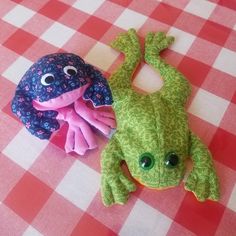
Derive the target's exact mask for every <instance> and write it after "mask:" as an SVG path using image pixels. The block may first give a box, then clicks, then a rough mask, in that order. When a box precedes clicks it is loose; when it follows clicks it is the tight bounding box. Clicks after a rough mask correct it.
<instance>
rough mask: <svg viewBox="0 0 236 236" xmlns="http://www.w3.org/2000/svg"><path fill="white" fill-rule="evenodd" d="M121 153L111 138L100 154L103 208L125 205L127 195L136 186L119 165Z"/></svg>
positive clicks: (114, 140)
mask: <svg viewBox="0 0 236 236" xmlns="http://www.w3.org/2000/svg"><path fill="white" fill-rule="evenodd" d="M121 157H122V151H121V150H120V148H119V144H118V143H117V141H116V139H114V138H112V139H111V140H110V142H109V144H108V145H107V147H106V148H105V150H104V151H103V153H102V161H101V168H102V169H101V173H102V176H101V194H102V201H103V203H104V205H105V206H110V205H112V204H115V203H116V204H125V203H126V202H127V200H128V197H129V193H130V192H133V191H135V190H136V186H135V184H134V183H133V182H131V181H130V180H129V179H128V178H127V177H126V176H125V175H124V173H123V171H122V169H121V166H120V163H121V161H122V159H121Z"/></svg>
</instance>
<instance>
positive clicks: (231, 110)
mask: <svg viewBox="0 0 236 236" xmlns="http://www.w3.org/2000/svg"><path fill="white" fill-rule="evenodd" d="M232 117H236V104H233V103H231V104H230V105H229V106H228V109H227V110H226V112H225V115H224V117H223V119H222V121H221V123H220V127H221V128H223V129H225V130H227V131H228V132H230V133H232V134H234V135H235V136H236V122H233V121H232Z"/></svg>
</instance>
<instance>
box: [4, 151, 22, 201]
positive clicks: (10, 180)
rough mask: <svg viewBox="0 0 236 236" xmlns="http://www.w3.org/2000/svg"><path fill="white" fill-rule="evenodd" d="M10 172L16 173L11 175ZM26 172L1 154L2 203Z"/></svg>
mask: <svg viewBox="0 0 236 236" xmlns="http://www.w3.org/2000/svg"><path fill="white" fill-rule="evenodd" d="M9 172H11V173H14V174H12V175H9ZM24 173H25V170H23V169H22V168H21V167H20V166H18V165H17V164H15V163H14V162H12V161H11V160H10V159H8V158H7V157H6V156H5V155H3V154H2V153H1V152H0V178H1V180H2V181H0V189H1V191H0V201H3V200H4V199H5V198H6V196H7V194H8V193H9V192H10V191H11V189H12V188H13V187H14V186H15V184H16V183H17V182H18V181H19V179H20V178H21V177H22V176H23V174H24Z"/></svg>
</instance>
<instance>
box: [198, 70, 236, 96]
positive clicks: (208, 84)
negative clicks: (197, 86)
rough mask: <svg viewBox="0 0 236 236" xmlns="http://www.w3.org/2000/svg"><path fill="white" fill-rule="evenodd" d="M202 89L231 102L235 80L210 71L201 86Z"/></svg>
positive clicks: (229, 76) (235, 84) (217, 71)
mask: <svg viewBox="0 0 236 236" xmlns="http://www.w3.org/2000/svg"><path fill="white" fill-rule="evenodd" d="M202 88H204V89H206V90H207V91H209V92H211V93H213V94H215V95H218V96H219V97H222V98H225V99H227V100H231V99H232V97H233V95H234V93H235V88H236V80H235V78H234V77H233V76H231V75H229V74H227V73H224V72H221V71H219V70H216V69H211V70H210V72H209V73H208V75H207V77H206V79H205V81H204V83H203V84H202Z"/></svg>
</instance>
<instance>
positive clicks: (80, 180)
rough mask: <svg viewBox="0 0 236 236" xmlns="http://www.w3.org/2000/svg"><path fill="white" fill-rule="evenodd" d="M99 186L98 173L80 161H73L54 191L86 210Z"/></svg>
mask: <svg viewBox="0 0 236 236" xmlns="http://www.w3.org/2000/svg"><path fill="white" fill-rule="evenodd" d="M99 186H100V175H99V174H98V173H97V172H96V171H95V170H93V169H91V168H89V167H88V166H87V165H85V164H83V163H82V162H81V161H75V163H74V164H73V165H72V167H71V168H70V169H69V171H68V172H67V174H66V175H65V177H64V178H63V180H62V181H61V182H60V184H59V185H58V186H57V188H56V192H58V193H59V194H61V195H62V196H63V197H65V198H66V199H67V200H69V201H70V202H72V203H73V204H74V205H76V206H77V207H79V208H80V209H82V210H84V211H86V209H87V208H88V206H89V204H90V203H91V201H92V200H93V198H94V197H95V195H96V193H97V192H98V190H99Z"/></svg>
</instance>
